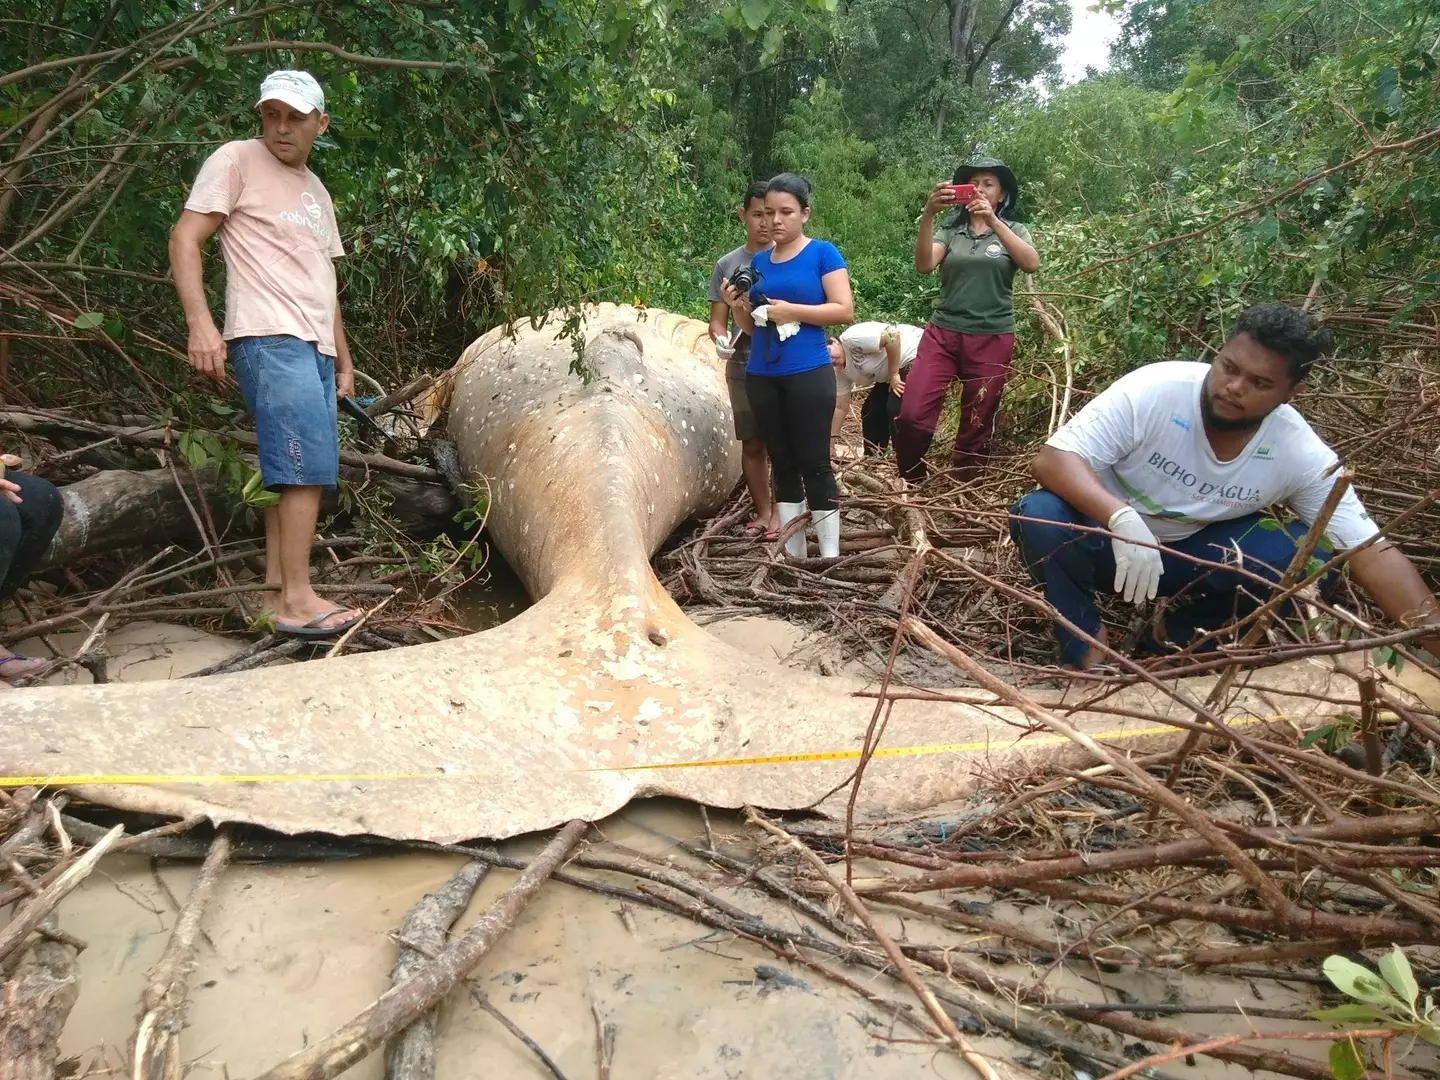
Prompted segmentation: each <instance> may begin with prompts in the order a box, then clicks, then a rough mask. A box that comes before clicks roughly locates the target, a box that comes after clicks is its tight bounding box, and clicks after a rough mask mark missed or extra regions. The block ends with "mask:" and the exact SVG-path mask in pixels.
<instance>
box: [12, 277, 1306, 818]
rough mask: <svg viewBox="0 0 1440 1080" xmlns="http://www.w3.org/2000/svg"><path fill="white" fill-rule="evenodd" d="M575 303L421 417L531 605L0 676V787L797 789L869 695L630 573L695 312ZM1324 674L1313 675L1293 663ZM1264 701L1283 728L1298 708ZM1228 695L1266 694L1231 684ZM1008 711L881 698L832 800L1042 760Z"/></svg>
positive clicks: (586, 808)
mask: <svg viewBox="0 0 1440 1080" xmlns="http://www.w3.org/2000/svg"><path fill="white" fill-rule="evenodd" d="M584 315H585V318H584V335H585V340H586V342H587V344H586V347H585V355H586V359H587V361H588V363H589V365H590V367H591V368H592V369H593V371H594V372H595V377H594V378H593V379H592V380H591V381H590V382H588V383H582V382H581V381H580V380H578V379H577V378H576V377H575V376H574V375H573V374H571V372H570V371H569V365H570V360H571V357H572V355H573V353H572V347H571V346H570V345H569V344H568V343H566V342H563V341H557V340H556V339H555V336H554V332H553V330H552V329H550V328H548V327H547V328H542V329H539V330H536V329H532V328H528V327H526V328H522V329H520V330H519V331H518V333H516V334H515V335H514V336H506V335H505V334H504V333H502V332H501V331H498V330H497V331H494V332H491V333H489V334H487V335H485V336H484V337H482V338H481V339H480V340H478V341H477V342H475V343H474V344H473V345H472V346H471V347H470V348H469V349H467V350H466V352H465V353H464V355H463V356H462V357H461V358H460V360H459V361H458V362H457V364H456V365H455V367H454V369H453V370H452V372H451V373H450V376H449V391H450V405H449V433H450V435H451V436H452V438H453V439H454V441H455V443H456V446H457V449H458V453H459V457H460V460H461V462H462V464H463V465H464V467H465V468H466V469H467V470H469V471H470V472H471V473H472V474H473V475H475V476H477V477H479V476H483V477H485V478H487V480H488V483H489V485H490V489H491V492H492V508H491V516H490V525H489V528H490V534H491V536H492V538H493V540H494V542H495V544H496V545H497V547H498V548H499V550H500V551H501V552H502V554H503V555H504V556H505V558H506V559H507V560H508V561H509V562H510V564H511V565H512V566H513V567H514V568H515V569H516V571H517V572H518V573H519V575H520V576H521V578H522V579H523V580H524V582H525V584H526V586H527V588H528V589H529V590H530V593H531V596H532V597H533V598H534V600H535V604H534V606H533V607H531V608H529V609H528V610H527V611H525V612H523V613H522V614H521V615H519V616H518V617H517V618H515V619H514V620H512V621H511V622H508V623H506V624H504V625H503V626H499V627H497V628H495V629H493V630H489V631H487V632H484V633H479V634H474V635H472V636H469V637H465V638H458V639H454V640H450V641H444V642H437V643H435V644H432V645H424V646H419V647H416V648H412V649H407V650H403V651H399V652H394V653H367V654H361V655H353V656H344V657H338V658H336V659H330V660H319V661H312V662H309V663H304V664H294V665H290V666H285V667H277V668H269V669H265V670H259V671H251V672H244V673H241V674H235V675H223V676H217V677H212V678H208V679H198V680H187V681H180V682H156V683H131V684H110V685H104V686H96V687H78V686H77V687H44V688H38V689H33V690H28V691H24V692H17V693H10V694H5V695H4V696H3V697H0V774H3V775H4V776H5V778H6V781H5V782H7V783H14V782H18V781H20V780H22V779H34V778H46V779H49V780H50V781H51V782H54V783H56V784H59V785H63V786H66V787H70V788H74V789H77V790H78V791H79V793H80V794H81V795H83V796H84V797H86V798H89V799H92V800H95V801H98V802H101V803H104V804H108V805H111V806H115V807H121V808H129V809H134V810H143V811H150V812H158V813H161V814H166V815H173V816H176V817H180V816H185V815H189V814H195V813H203V814H206V815H209V816H210V817H211V818H212V819H214V820H215V821H217V822H219V821H245V822H254V823H257V824H261V825H264V826H267V827H269V828H272V829H277V830H280V831H282V832H289V833H299V832H311V831H318V832H328V833H335V834H357V833H370V834H378V835H382V836H387V837H395V838H403V839H420V840H435V841H452V840H458V839H462V838H472V837H491V838H500V837H506V836H511V835H514V834H518V833H523V832H529V831H533V830H537V829H542V828H545V827H548V826H552V825H555V824H557V823H560V822H564V821H567V820H569V819H572V818H589V819H594V818H599V817H602V816H604V815H606V814H609V813H612V812H614V811H615V810H616V809H618V808H619V807H620V806H622V805H624V804H625V803H626V802H627V801H628V800H630V799H633V798H636V797H638V796H645V795H658V794H668V795H674V796H679V797H683V798H686V799H692V800H695V801H699V802H703V803H707V804H710V805H713V806H727V807H737V806H741V805H743V804H755V805H760V806H765V807H770V808H775V809H786V808H798V807H805V806H810V805H812V804H815V803H816V802H817V801H819V800H821V799H822V798H824V797H825V796H826V794H827V792H830V791H831V790H832V789H833V788H835V787H836V785H837V784H840V783H842V782H843V781H844V780H845V778H846V777H847V776H848V775H849V774H850V772H851V771H852V770H853V768H854V755H855V752H856V751H857V749H858V748H859V746H860V742H861V738H862V736H863V733H864V731H865V728H866V724H867V723H868V721H869V719H870V716H871V713H872V710H873V708H874V702H873V700H866V699H863V698H857V697H855V696H853V695H854V691H855V690H856V689H857V688H858V687H857V685H856V684H854V683H852V682H848V681H846V680H842V679H838V678H820V677H818V676H810V675H807V674H803V673H800V672H796V671H794V670H791V669H788V668H784V667H782V666H780V665H779V664H775V663H769V662H766V661H762V660H758V659H755V658H753V657H750V656H747V655H745V654H743V653H741V652H739V651H737V650H735V649H733V648H731V647H729V646H727V645H725V644H723V643H722V642H720V641H719V640H717V639H716V638H714V637H712V636H711V635H710V634H708V633H707V632H705V631H704V630H702V629H701V628H700V627H698V626H696V625H695V624H694V623H692V622H691V621H690V620H689V619H688V618H686V616H685V614H684V613H683V612H682V611H681V610H680V609H679V608H678V607H677V606H676V604H675V603H674V602H673V601H672V600H671V598H670V597H669V596H668V595H667V594H666V593H665V591H664V590H663V589H662V588H661V586H660V584H659V582H658V581H657V580H656V578H655V576H654V574H653V573H651V570H650V563H649V559H650V556H651V554H652V553H653V552H654V550H655V549H656V547H657V546H658V545H659V544H660V543H661V542H662V540H663V539H664V538H665V536H666V535H667V534H668V533H669V532H670V531H671V530H672V529H674V528H675V526H676V525H677V524H679V523H680V522H682V521H683V520H685V519H686V518H687V517H690V516H694V515H699V514H704V513H707V512H709V511H712V510H714V509H716V508H718V507H719V506H720V505H721V504H722V503H723V501H724V500H725V499H726V498H727V497H728V496H729V494H730V492H731V491H732V490H733V489H734V487H735V485H736V483H737V482H738V479H739V448H738V446H737V445H736V444H735V443H734V442H733V441H732V439H731V437H730V436H731V417H730V411H729V401H728V397H727V395H726V392H725V386H724V375H723V366H722V364H721V363H720V361H719V360H718V359H717V358H716V356H715V353H714V349H713V346H712V345H711V344H710V342H709V340H708V338H707V336H706V328H705V326H704V325H703V324H701V323H698V322H695V321H693V320H689V319H682V318H679V317H677V316H674V315H669V314H666V313H664V312H657V311H644V312H642V311H637V310H635V309H633V308H627V307H618V306H614V305H602V306H601V307H598V308H595V309H590V310H587V311H586V312H585V313H584ZM1328 677H1329V672H1328V671H1326V670H1322V669H1321V668H1319V667H1315V668H1314V669H1313V671H1312V673H1311V674H1309V675H1306V674H1303V673H1302V675H1301V677H1300V678H1299V681H1300V682H1301V683H1306V684H1313V685H1309V688H1310V689H1315V688H1318V686H1320V685H1323V684H1324V683H1325V682H1326V681H1327V679H1328ZM1267 681H1269V682H1270V683H1271V684H1272V685H1273V684H1274V683H1275V681H1276V680H1274V679H1270V680H1267ZM1194 692H1196V693H1197V694H1198V696H1200V697H1203V696H1204V693H1203V687H1201V688H1199V689H1197V690H1195V691H1194ZM1272 700H1273V697H1272ZM1146 707H1147V708H1149V709H1151V710H1152V711H1153V712H1155V713H1159V714H1163V713H1164V712H1165V710H1166V707H1167V706H1166V703H1164V702H1160V701H1155V700H1153V699H1152V700H1149V701H1148V702H1147V706H1146ZM1285 707H1286V709H1287V710H1290V715H1291V716H1292V717H1293V718H1294V719H1295V720H1296V721H1297V722H1300V723H1304V722H1305V721H1306V719H1307V715H1308V712H1309V711H1310V710H1316V709H1321V708H1323V707H1324V706H1323V705H1322V704H1321V703H1319V702H1316V701H1314V700H1310V699H1304V698H1292V699H1287V701H1286V705H1285ZM1176 708H1177V709H1178V707H1176ZM1232 711H1237V712H1239V713H1249V714H1251V715H1254V716H1263V715H1273V714H1274V712H1275V707H1274V706H1273V705H1272V704H1271V703H1270V702H1267V701H1265V700H1263V699H1262V698H1260V697H1259V696H1255V695H1248V694H1247V695H1242V696H1241V697H1240V698H1239V699H1238V700H1237V702H1236V703H1235V705H1234V706H1233V708H1232ZM1071 720H1072V722H1074V723H1077V724H1078V725H1079V726H1082V727H1083V728H1085V729H1086V730H1087V731H1089V732H1091V733H1092V734H1095V735H1097V736H1099V735H1104V736H1106V737H1108V738H1111V739H1114V740H1118V741H1119V743H1120V744H1121V745H1127V746H1137V745H1138V740H1141V739H1145V738H1154V737H1156V732H1155V728H1154V725H1153V723H1150V722H1136V721H1126V720H1124V719H1117V718H1116V717H1115V716H1113V715H1110V716H1099V717H1096V716H1087V715H1085V714H1072V715H1071ZM1028 727H1029V725H1028V724H1026V723H1025V722H1024V720H1023V718H1022V717H1021V716H1020V715H1019V714H1018V713H1016V712H1015V711H1013V710H1009V709H1005V708H999V707H995V708H990V707H987V708H983V709H982V708H978V707H973V706H966V705H958V704H943V705H942V704H936V703H922V702H916V701H903V702H897V703H896V704H895V707H894V710H893V712H892V714H891V717H890V720H889V724H888V727H887V729H886V734H885V740H884V745H885V747H886V748H887V751H888V752H891V753H893V756H885V757H881V758H878V759H876V760H875V761H874V762H873V763H872V764H871V766H870V768H869V770H868V771H867V773H866V777H865V784H864V787H863V789H862V793H861V797H860V800H859V804H858V805H859V808H860V810H861V811H862V812H865V813H876V812H882V811H901V810H907V809H915V808H920V807H925V806H930V805H935V804H938V803H941V802H945V801H948V800H952V799H955V798H957V797H958V796H961V795H962V794H964V793H965V792H966V790H967V789H968V788H969V787H970V786H971V785H972V777H973V775H974V774H975V772H976V770H977V769H980V768H983V769H985V770H987V771H990V770H993V769H995V768H997V767H1001V766H1003V765H1004V764H1005V763H1006V762H1007V761H1008V760H1010V759H1014V758H1019V757H1025V756H1034V755H1054V754H1056V753H1069V752H1070V751H1069V747H1068V746H1067V745H1066V744H1064V743H1063V742H1062V741H1060V740H1058V739H1056V737H1054V736H1050V735H1035V734H1029V735H1027V734H1026V732H1027V729H1028ZM841 799H842V800H843V796H841ZM828 805H829V804H822V807H821V808H822V809H824V808H825V806H828ZM841 805H843V801H842V803H841Z"/></svg>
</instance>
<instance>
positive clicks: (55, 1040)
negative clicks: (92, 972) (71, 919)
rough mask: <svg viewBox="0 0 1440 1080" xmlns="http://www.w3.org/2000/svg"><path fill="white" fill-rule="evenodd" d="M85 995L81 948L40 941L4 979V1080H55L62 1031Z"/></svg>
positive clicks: (0, 1053)
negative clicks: (80, 970)
mask: <svg viewBox="0 0 1440 1080" xmlns="http://www.w3.org/2000/svg"><path fill="white" fill-rule="evenodd" d="M79 996H80V980H79V977H78V975H77V974H76V969H75V950H74V949H73V948H71V947H70V946H69V945H64V944H62V943H60V942H58V941H47V940H45V939H43V938H42V939H40V940H38V941H36V942H35V943H34V944H33V945H31V946H30V947H29V948H27V949H26V950H25V952H24V953H23V954H22V955H21V957H20V962H19V964H18V965H16V968H15V973H14V974H13V975H12V976H11V977H10V979H9V980H8V981H6V982H4V983H0V1080H54V1078H55V1062H56V1059H57V1058H58V1057H59V1054H60V1032H61V1031H62V1030H63V1029H64V1027H65V1020H66V1018H67V1017H68V1016H69V1015H70V1010H71V1008H73V1007H74V1005H75V999H76V998H78V997H79Z"/></svg>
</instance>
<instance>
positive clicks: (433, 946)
mask: <svg viewBox="0 0 1440 1080" xmlns="http://www.w3.org/2000/svg"><path fill="white" fill-rule="evenodd" d="M489 872H490V866H489V864H488V863H483V862H479V861H478V860H474V859H472V860H471V861H470V862H468V863H466V864H465V865H464V866H462V867H461V868H460V869H459V870H458V871H456V873H455V875H454V876H453V877H452V878H450V880H449V881H447V882H446V883H445V884H444V885H442V886H440V888H438V889H436V890H435V891H434V892H433V893H427V894H425V895H424V896H422V897H421V898H420V900H419V901H418V902H417V903H416V904H415V906H414V907H413V908H411V909H410V914H409V915H407V916H406V917H405V922H404V924H403V925H402V926H401V928H400V937H401V939H402V944H401V945H400V951H399V952H398V953H397V954H396V956H395V966H394V967H393V968H392V969H391V971H390V984H391V985H392V986H400V985H402V984H403V983H404V982H405V981H406V980H407V979H409V978H410V977H411V976H412V975H414V974H415V973H416V972H417V971H419V970H420V969H421V968H423V967H424V966H425V964H426V963H428V957H427V953H426V952H422V951H421V949H419V948H416V947H414V946H423V947H424V949H425V950H427V951H428V953H429V955H432V956H433V955H438V954H439V953H440V952H441V951H443V950H444V948H445V938H446V935H447V934H448V933H449V931H450V927H452V926H454V925H455V920H456V919H458V918H460V916H461V915H463V914H464V913H465V909H466V908H467V907H468V906H469V905H470V898H471V897H472V896H474V895H475V889H476V887H477V886H478V885H479V884H480V882H481V881H483V880H484V879H485V875H487V874H488V873H489ZM385 1076H386V1080H433V1077H434V1076H435V1014H434V1013H433V1012H427V1013H425V1014H424V1015H422V1016H421V1017H419V1018H418V1019H417V1020H416V1021H415V1022H414V1023H412V1024H411V1025H410V1026H408V1027H407V1028H405V1029H404V1030H403V1031H401V1032H400V1033H399V1034H398V1035H396V1036H395V1037H394V1038H393V1039H391V1040H390V1043H389V1045H388V1046H387V1047H386V1048H385Z"/></svg>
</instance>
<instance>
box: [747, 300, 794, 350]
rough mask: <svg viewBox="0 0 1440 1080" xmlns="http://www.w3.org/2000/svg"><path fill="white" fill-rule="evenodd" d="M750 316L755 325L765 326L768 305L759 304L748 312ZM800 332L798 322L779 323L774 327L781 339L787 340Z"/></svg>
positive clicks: (768, 310) (768, 319) (768, 317)
mask: <svg viewBox="0 0 1440 1080" xmlns="http://www.w3.org/2000/svg"><path fill="white" fill-rule="evenodd" d="M750 317H751V318H752V319H754V320H755V325H756V326H765V325H766V324H767V323H768V322H769V321H770V306H769V305H768V304H761V305H760V306H759V307H757V308H754V309H753V310H752V311H751V312H750ZM799 332H800V324H799V323H798V322H787V323H780V324H779V325H778V326H776V327H775V333H777V334H779V335H780V340H781V341H787V340H789V339H790V338H792V337H794V336H795V335H796V334H798V333H799Z"/></svg>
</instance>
